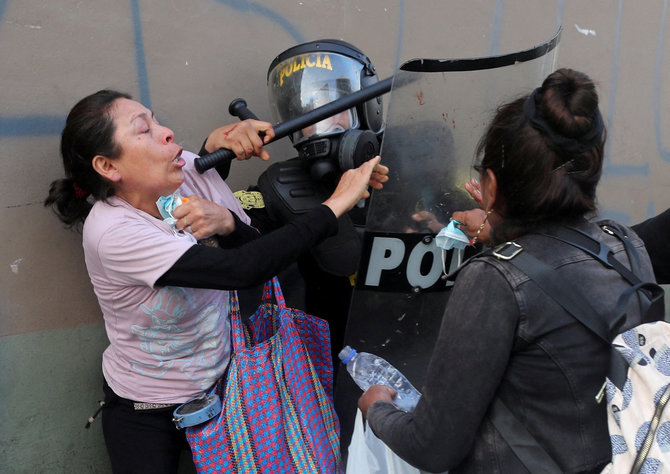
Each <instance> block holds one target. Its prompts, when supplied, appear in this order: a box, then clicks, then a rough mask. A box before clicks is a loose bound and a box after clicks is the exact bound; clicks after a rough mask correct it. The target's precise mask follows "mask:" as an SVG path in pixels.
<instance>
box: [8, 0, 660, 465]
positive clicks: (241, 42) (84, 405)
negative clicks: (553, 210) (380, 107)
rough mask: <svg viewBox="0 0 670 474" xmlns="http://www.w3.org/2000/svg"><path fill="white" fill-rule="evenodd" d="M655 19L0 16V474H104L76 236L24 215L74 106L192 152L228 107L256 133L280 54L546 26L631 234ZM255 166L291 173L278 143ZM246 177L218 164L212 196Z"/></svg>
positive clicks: (419, 2)
mask: <svg viewBox="0 0 670 474" xmlns="http://www.w3.org/2000/svg"><path fill="white" fill-rule="evenodd" d="M668 3H669V1H668V0H641V1H636V2H632V1H629V2H624V1H623V0H619V1H616V0H588V1H587V0H563V1H549V0H546V1H542V2H530V1H520V0H516V1H515V0H507V1H504V0H497V1H496V0H468V1H456V0H432V1H429V0H414V1H410V0H387V1H384V0H365V1H362V0H301V1H291V2H288V1H283V2H279V1H274V2H273V1H270V0H258V1H247V0H142V1H140V0H125V1H124V0H96V1H95V2H80V1H75V0H51V1H49V2H44V1H42V0H21V1H19V0H13V1H12V0H0V64H1V67H0V78H1V80H2V88H0V103H1V104H2V107H1V108H0V144H1V146H0V154H1V160H2V178H1V179H2V181H1V185H0V202H2V206H1V207H0V222H2V223H3V224H4V225H3V228H4V232H3V234H4V236H5V238H4V239H3V240H4V243H3V245H2V246H1V247H0V256H1V260H0V262H1V263H2V267H0V415H1V417H2V418H1V419H2V423H0V472H10V473H13V472H26V473H28V472H30V473H33V472H108V471H109V464H108V461H107V458H106V454H105V452H104V447H103V444H102V434H101V431H100V426H99V423H96V424H94V425H93V426H92V428H91V429H90V430H84V428H83V427H84V424H85V422H86V419H87V418H88V416H89V415H90V414H91V413H92V412H93V411H94V410H95V408H96V402H97V400H98V399H99V398H100V396H101V390H100V385H101V375H100V368H99V366H100V356H101V353H102V350H103V349H104V347H105V346H106V337H105V334H104V328H103V325H102V322H101V315H100V310H99V308H98V306H97V304H96V301H95V298H94V295H93V293H92V290H91V286H90V283H89V281H88V277H87V275H86V271H85V267H84V264H83V258H82V251H81V242H80V236H79V234H77V233H74V232H70V231H67V230H65V229H63V228H62V226H61V225H60V224H59V222H58V221H57V220H56V218H55V217H54V216H53V215H52V214H51V213H50V211H48V210H47V209H45V208H44V207H43V206H42V202H43V199H44V197H45V195H46V192H47V188H48V185H49V183H50V182H51V181H52V180H53V179H55V178H58V177H61V175H62V169H61V165H60V160H59V154H58V141H59V137H58V135H59V133H60V130H61V128H62V126H63V123H64V118H65V114H66V113H67V112H68V110H69V109H70V107H71V106H72V105H73V104H74V103H75V102H76V101H77V100H78V99H80V98H81V97H83V96H84V95H86V94H89V93H92V92H94V91H96V90H98V89H101V88H105V87H111V88H116V89H120V90H124V91H127V92H130V93H131V94H133V95H134V96H135V97H136V98H137V99H138V100H140V101H141V102H143V103H144V104H145V105H147V106H149V107H151V108H152V109H153V111H154V112H155V114H156V116H157V117H158V118H159V119H160V120H161V122H162V123H164V124H166V125H168V126H170V127H171V128H173V129H174V130H175V131H176V136H177V141H178V142H180V143H181V144H182V145H183V146H184V147H185V148H187V149H191V150H194V151H197V150H198V149H199V147H200V144H201V141H202V140H203V138H204V137H205V136H206V134H207V133H208V132H209V131H210V130H211V129H213V128H214V127H216V126H219V125H222V124H224V123H228V122H230V121H233V119H232V118H231V117H230V116H229V115H228V113H227V107H228V103H229V102H230V101H231V100H232V99H234V98H236V97H244V98H245V99H247V102H248V104H249V107H250V108H251V109H252V110H253V111H255V112H256V114H257V115H258V116H259V117H261V118H266V119H269V117H270V116H269V110H268V106H267V96H266V89H265V86H266V85H265V77H266V72H267V67H268V65H269V63H270V62H271V61H272V59H273V58H274V57H275V56H276V55H277V54H278V53H280V52H281V51H283V50H284V49H286V48H287V47H289V46H292V45H294V44H296V43H300V42H303V41H308V40H313V39H318V38H325V37H332V38H340V39H344V40H347V41H349V42H352V43H354V44H356V45H357V46H359V47H360V48H361V49H363V50H364V51H365V52H366V53H367V54H368V55H369V56H370V57H371V58H372V60H373V61H374V63H375V64H376V66H377V69H378V71H379V74H380V76H381V77H387V76H389V75H391V74H392V73H393V71H394V70H395V68H396V67H397V66H398V64H400V63H402V62H403V61H405V60H407V59H411V58H416V57H432V58H455V57H474V56H488V55H492V54H502V53H508V52H513V51H516V50H521V49H526V48H529V47H531V46H534V45H535V44H538V43H540V42H543V41H544V40H546V39H548V38H549V37H550V36H551V35H552V34H553V33H554V31H555V30H556V28H557V25H559V24H562V25H563V29H564V31H563V36H562V40H561V43H560V47H559V53H558V65H559V66H569V67H573V68H576V69H580V70H583V71H585V72H587V73H588V74H589V75H591V76H592V77H593V78H594V79H596V80H597V82H598V84H599V92H600V96H601V100H602V111H603V114H604V116H605V118H606V123H607V126H608V129H609V145H608V148H607V162H606V166H605V175H604V181H603V185H602V186H601V188H600V192H599V200H600V204H601V209H602V211H603V213H604V214H606V215H608V216H611V217H615V218H618V219H620V220H621V221H623V222H626V223H634V222H637V221H639V220H641V219H643V218H645V217H647V216H650V215H653V214H655V213H657V212H659V211H661V210H664V209H665V208H667V207H668V205H669V204H670V193H668V188H669V185H670V133H669V132H668V130H667V124H668V122H669V121H670V85H669V83H668V79H670V29H668V28H667V27H666V25H667V23H668V12H667V10H668ZM483 92H484V91H477V90H471V91H464V93H468V94H471V95H472V99H473V100H477V97H478V96H480V95H481V94H483ZM511 92H513V91H511ZM270 152H271V153H272V155H273V159H274V160H282V159H285V158H288V157H290V156H292V148H291V147H290V143H289V142H288V141H287V140H283V141H279V142H277V143H275V144H272V145H271V146H270ZM263 166H264V163H261V162H260V161H259V160H257V161H253V162H244V163H234V165H233V171H232V173H231V176H230V178H229V184H230V185H231V187H232V188H233V189H234V190H235V189H242V188H246V187H247V185H249V184H251V183H253V182H255V179H256V176H257V175H258V174H259V173H260V172H261V171H262V169H263Z"/></svg>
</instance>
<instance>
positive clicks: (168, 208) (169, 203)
mask: <svg viewBox="0 0 670 474" xmlns="http://www.w3.org/2000/svg"><path fill="white" fill-rule="evenodd" d="M183 202H184V200H182V197H181V196H180V195H179V194H178V193H174V194H171V195H169V196H161V197H159V198H158V201H156V207H158V212H159V213H160V215H161V217H162V218H163V221H165V223H166V224H168V225H169V226H170V227H172V229H174V230H175V231H177V230H178V229H177V227H176V226H177V219H175V217H174V216H173V215H172V213H173V212H174V210H175V209H176V208H178V207H179V206H181V205H182V204H183Z"/></svg>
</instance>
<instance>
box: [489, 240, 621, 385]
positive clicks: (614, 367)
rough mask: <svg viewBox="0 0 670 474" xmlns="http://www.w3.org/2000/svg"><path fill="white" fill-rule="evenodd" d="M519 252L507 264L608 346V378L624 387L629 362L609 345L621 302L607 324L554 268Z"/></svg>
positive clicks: (618, 319) (498, 250)
mask: <svg viewBox="0 0 670 474" xmlns="http://www.w3.org/2000/svg"><path fill="white" fill-rule="evenodd" d="M503 245H507V244H503ZM519 249H520V250H517V251H516V252H515V254H514V255H513V256H512V257H511V258H509V259H508V260H509V262H510V263H511V264H513V265H514V266H515V267H517V268H518V269H519V270H521V272H523V273H524V274H526V275H527V276H528V277H529V278H530V279H531V280H533V281H534V282H535V283H536V284H537V286H539V287H540V288H541V289H542V291H544V292H545V293H546V294H547V295H548V296H549V297H551V298H552V299H553V300H554V301H556V302H557V303H558V304H559V305H561V306H562V307H563V309H565V310H566V311H567V312H568V313H570V314H571V315H572V316H573V317H574V318H575V319H576V320H577V321H579V322H580V323H582V324H583V325H584V326H586V327H587V328H588V329H590V330H591V331H592V332H593V333H595V334H596V335H597V336H598V337H600V339H602V341H603V342H604V343H605V344H607V346H608V347H609V348H610V353H611V357H610V368H609V374H608V377H609V378H610V380H611V381H612V383H614V384H615V385H616V386H617V387H619V386H623V384H624V383H625V382H626V372H627V370H628V363H627V362H626V360H625V359H624V358H623V356H622V355H621V353H620V352H619V351H617V350H616V349H614V348H613V347H612V346H611V342H612V332H613V331H614V330H615V329H616V328H617V327H619V326H620V325H621V322H622V319H625V308H626V305H625V304H624V302H622V301H619V304H617V308H620V307H621V308H623V310H622V312H620V313H617V314H616V315H615V317H614V318H613V319H612V320H611V322H610V323H609V324H608V323H607V320H606V319H605V318H601V317H599V314H598V312H597V311H596V310H595V309H594V308H593V305H592V304H591V302H590V301H589V300H588V299H586V298H585V297H584V296H583V295H582V294H581V292H580V291H576V289H575V288H573V286H572V285H571V284H570V283H569V282H567V281H565V280H563V279H561V278H559V276H558V273H556V270H555V269H554V268H553V267H551V266H549V265H547V264H546V263H544V262H543V261H541V260H538V259H537V258H535V257H534V256H533V255H531V254H529V253H528V252H524V251H523V248H521V247H520V246H519ZM501 251H502V252H503V253H501ZM504 252H505V249H504V248H503V249H498V248H496V249H495V250H494V251H493V255H495V256H499V255H504ZM499 258H500V257H499ZM630 294H632V293H628V296H627V297H626V302H627V298H628V297H629V296H630Z"/></svg>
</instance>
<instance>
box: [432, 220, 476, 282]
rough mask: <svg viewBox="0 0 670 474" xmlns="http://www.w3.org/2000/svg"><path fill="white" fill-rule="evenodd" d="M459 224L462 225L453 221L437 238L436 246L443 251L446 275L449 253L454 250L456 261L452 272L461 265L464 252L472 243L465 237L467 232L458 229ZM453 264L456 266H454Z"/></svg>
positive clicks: (443, 265) (443, 270) (445, 272)
mask: <svg viewBox="0 0 670 474" xmlns="http://www.w3.org/2000/svg"><path fill="white" fill-rule="evenodd" d="M459 224H461V222H458V221H457V220H452V221H450V222H449V224H448V225H447V227H444V228H442V230H440V232H439V233H438V234H437V235H436V236H435V245H437V246H438V247H440V248H441V249H442V272H443V273H444V274H445V275H446V274H447V269H446V265H445V259H446V255H447V251H448V250H451V249H454V252H455V259H456V260H455V262H454V261H453V260H452V268H450V270H451V269H455V268H457V267H459V266H460V265H461V262H462V261H463V250H464V249H465V247H467V245H468V244H469V243H470V238H469V237H468V236H467V235H465V232H463V231H462V230H461V229H459V228H458V227H456V226H457V225H459ZM453 263H455V264H456V265H455V266H453Z"/></svg>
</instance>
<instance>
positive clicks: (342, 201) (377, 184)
mask: <svg viewBox="0 0 670 474" xmlns="http://www.w3.org/2000/svg"><path fill="white" fill-rule="evenodd" d="M380 160H381V157H380V156H375V157H374V158H372V159H371V160H369V161H366V162H365V163H363V164H362V165H361V166H359V167H358V168H354V169H351V170H347V171H346V172H345V173H344V174H343V175H342V176H341V177H340V181H339V182H338V183H337V188H335V191H333V194H331V195H330V197H329V198H328V199H326V200H325V201H324V204H325V205H326V206H328V207H330V209H331V210H332V211H333V213H334V214H335V215H336V216H337V217H340V216H341V215H342V214H344V213H345V212H347V211H349V210H350V209H351V208H353V207H354V206H355V205H356V203H357V202H358V201H360V200H361V199H363V198H367V197H369V196H370V192H369V191H368V186H370V187H371V188H373V189H382V188H383V187H384V183H385V182H387V181H388V179H389V178H388V172H389V169H388V168H387V167H386V166H384V165H382V164H380V163H379V162H380Z"/></svg>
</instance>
